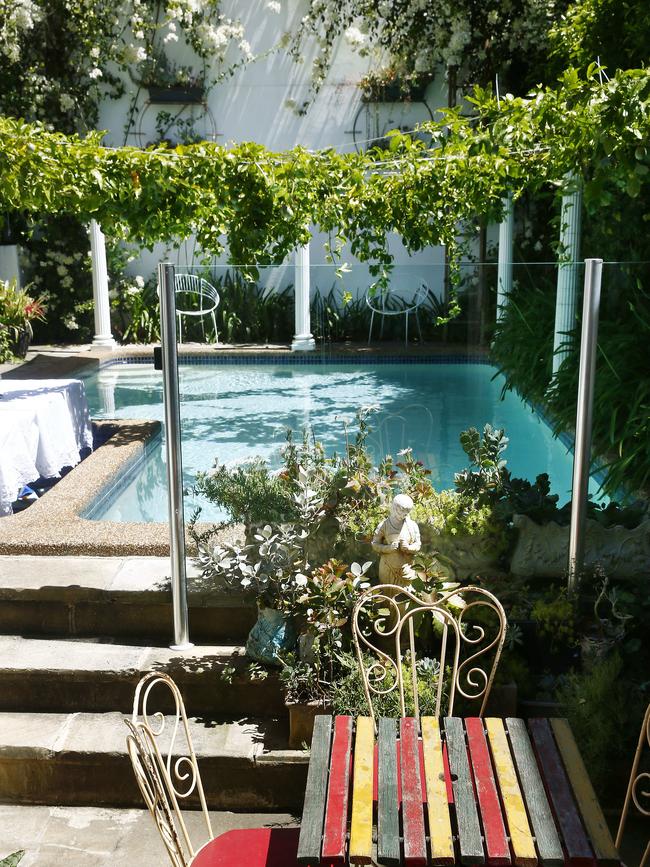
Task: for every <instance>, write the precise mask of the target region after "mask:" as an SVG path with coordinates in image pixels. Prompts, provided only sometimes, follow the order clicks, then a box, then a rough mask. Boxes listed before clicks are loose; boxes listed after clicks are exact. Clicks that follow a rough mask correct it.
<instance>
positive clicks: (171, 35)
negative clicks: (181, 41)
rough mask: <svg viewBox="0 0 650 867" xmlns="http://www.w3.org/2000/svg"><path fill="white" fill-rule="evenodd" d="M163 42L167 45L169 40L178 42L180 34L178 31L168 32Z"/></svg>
mask: <svg viewBox="0 0 650 867" xmlns="http://www.w3.org/2000/svg"><path fill="white" fill-rule="evenodd" d="M163 42H164V43H165V45H166V44H167V43H168V42H178V36H177V34H176V33H168V34H167V36H165V38H164V39H163Z"/></svg>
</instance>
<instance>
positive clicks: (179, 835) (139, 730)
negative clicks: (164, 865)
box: [124, 671, 214, 867]
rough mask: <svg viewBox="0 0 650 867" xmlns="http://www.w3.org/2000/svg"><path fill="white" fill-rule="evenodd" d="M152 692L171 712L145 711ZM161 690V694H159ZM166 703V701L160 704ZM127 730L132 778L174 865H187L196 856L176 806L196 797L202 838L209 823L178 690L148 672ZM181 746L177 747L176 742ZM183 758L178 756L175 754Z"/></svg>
mask: <svg viewBox="0 0 650 867" xmlns="http://www.w3.org/2000/svg"><path fill="white" fill-rule="evenodd" d="M156 687H160V688H159V689H157V691H156V693H157V699H158V704H159V706H160V704H161V703H162V702H164V703H163V704H162V706H163V707H164V706H165V704H167V706H168V704H169V699H170V697H171V699H172V707H173V708H174V713H173V714H172V715H171V716H170V717H167V716H165V715H164V714H163V713H161V712H160V711H155V712H153V713H150V711H149V699H150V696H151V692H152V690H153V689H154V688H156ZM163 690H165V691H166V694H165V692H163ZM165 700H166V701H165ZM124 722H125V723H126V725H127V726H128V728H129V732H130V734H128V735H127V738H126V745H127V750H128V753H129V757H130V759H131V764H132V765H133V771H134V773H135V778H136V781H137V783H138V786H139V788H140V791H141V792H142V797H143V798H144V800H145V803H146V805H147V807H148V808H149V812H150V813H151V815H152V817H153V820H154V822H155V823H156V827H157V829H158V832H159V834H160V836H161V838H162V841H163V843H164V845H165V848H166V849H167V854H168V855H169V858H170V860H171V863H172V864H173V865H174V867H188V865H189V864H190V863H191V861H192V859H193V858H194V856H195V854H196V850H195V849H194V846H193V845H192V841H191V840H190V836H189V833H188V830H187V826H186V824H185V821H184V819H183V815H182V813H181V810H180V807H179V802H180V801H183V800H186V799H187V798H189V797H190V796H191V795H193V794H194V793H196V794H197V795H198V799H199V803H200V806H201V810H202V811H203V817H204V821H205V829H206V832H207V840H212V838H213V837H214V834H213V833H212V825H211V823H210V815H209V813H208V807H207V804H206V801H205V794H204V792H203V784H202V782H201V775H200V774H199V766H198V763H197V760H196V755H195V753H194V747H193V745H192V738H191V735H190V729H189V725H188V721H187V714H186V713H185V706H184V704H183V699H182V697H181V694H180V691H179V689H178V687H177V686H176V684H175V683H174V681H173V680H172V679H171V677H169V676H168V675H166V674H163V673H161V672H156V671H152V672H149V674H146V675H145V676H144V677H143V678H142V679H141V680H140V683H139V684H138V685H137V687H136V691H135V696H134V699H133V715H132V716H131V719H130V720H124ZM179 742H180V743H179ZM181 751H182V752H184V753H185V755H182V754H181V755H180V757H179V753H180V752H181Z"/></svg>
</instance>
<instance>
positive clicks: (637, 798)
mask: <svg viewBox="0 0 650 867" xmlns="http://www.w3.org/2000/svg"><path fill="white" fill-rule="evenodd" d="M644 748H645V749H650V704H649V705H648V707H647V708H646V712H645V715H644V717H643V723H642V725H641V731H640V732H639V742H638V744H637V747H636V752H635V754H634V760H633V761H632V770H631V771H630V779H629V782H628V785H627V792H626V793H625V801H624V803H623V810H622V811H621V820H620V822H619V824H618V831H617V833H616V844H615V845H616V848H617V849H618V850H619V851H620V848H621V843H622V840H623V833H624V831H625V824H626V822H627V815H628V812H629V809H630V802H631V801H632V802H633V803H634V806H635V807H636V808H637V810H638V811H639V812H640V813H641V815H643V816H650V771H640V770H639V766H640V763H641V756H642V754H643V751H644ZM642 783H644V784H645V788H643V789H642V788H641V785H642ZM641 798H645V799H646V801H647V803H646V804H645V805H644V804H642V803H641ZM648 856H650V840H648V845H647V846H646V848H645V852H644V854H643V857H642V858H641V861H640V862H639V867H643V865H644V864H645V863H646V861H647V860H648Z"/></svg>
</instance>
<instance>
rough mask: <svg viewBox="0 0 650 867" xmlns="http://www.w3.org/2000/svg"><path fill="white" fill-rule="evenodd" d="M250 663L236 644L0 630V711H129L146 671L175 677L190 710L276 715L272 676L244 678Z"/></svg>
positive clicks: (278, 693) (279, 709)
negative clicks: (167, 643) (184, 647)
mask: <svg viewBox="0 0 650 867" xmlns="http://www.w3.org/2000/svg"><path fill="white" fill-rule="evenodd" d="M249 665H250V661H249V660H248V659H247V658H246V657H245V655H244V648H243V647H241V646H237V645H220V646H196V647H194V648H192V649H191V650H188V651H183V652H182V653H178V652H175V651H173V650H169V649H168V648H166V647H162V648H161V647H150V646H143V645H136V644H118V643H115V642H114V641H111V640H100V639H95V640H82V639H71V638H64V639H60V638H59V639H52V638H42V639H41V638H24V637H22V636H12V635H0V710H1V711H35V712H44V711H54V712H63V711H84V712H91V711H92V712H96V711H123V712H125V713H128V712H130V710H131V707H132V705H133V693H134V690H135V686H136V684H137V682H138V681H139V679H140V678H141V677H142V675H143V674H144V673H145V672H147V671H152V670H153V671H162V672H166V673H167V674H169V675H170V676H171V677H172V678H173V679H174V681H175V682H176V683H177V684H178V686H179V688H180V690H181V693H182V695H183V699H184V701H185V704H186V706H187V708H188V711H189V710H191V711H192V713H195V714H212V715H214V714H220V715H225V714H254V715H259V716H266V715H268V716H273V715H276V716H278V718H280V719H283V718H284V716H285V714H286V710H285V707H284V701H283V698H282V690H281V688H280V684H279V682H278V679H277V676H276V675H275V674H274V673H273V672H271V673H269V674H267V676H266V677H265V678H264V679H259V678H255V676H253V677H251V674H250V672H249ZM265 673H266V672H265ZM168 710H169V712H171V710H172V708H171V707H169V708H168ZM0 737H1V734H0Z"/></svg>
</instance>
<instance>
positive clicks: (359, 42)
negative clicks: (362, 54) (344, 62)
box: [345, 26, 366, 48]
mask: <svg viewBox="0 0 650 867" xmlns="http://www.w3.org/2000/svg"><path fill="white" fill-rule="evenodd" d="M345 39H346V41H347V43H348V45H351V46H352V48H361V47H362V46H363V45H365V44H366V37H365V36H364V34H363V33H362V32H361V31H360V30H359V28H358V27H354V26H352V27H348V29H347V30H346V31H345Z"/></svg>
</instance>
